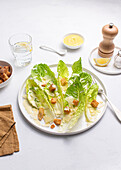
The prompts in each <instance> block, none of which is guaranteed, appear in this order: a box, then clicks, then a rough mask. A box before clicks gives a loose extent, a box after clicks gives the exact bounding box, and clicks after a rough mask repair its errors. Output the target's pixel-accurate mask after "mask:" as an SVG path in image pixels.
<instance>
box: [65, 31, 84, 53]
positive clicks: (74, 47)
mask: <svg viewBox="0 0 121 170" xmlns="http://www.w3.org/2000/svg"><path fill="white" fill-rule="evenodd" d="M72 34H74V35H78V36H80V37H81V38H82V39H83V43H84V37H83V36H82V35H81V34H78V33H69V34H66V35H65V36H64V37H63V45H64V46H65V47H67V48H69V49H73V50H75V49H78V48H80V47H81V46H82V45H83V43H82V44H80V45H78V46H70V45H67V44H65V43H64V38H65V37H67V36H68V35H72Z"/></svg>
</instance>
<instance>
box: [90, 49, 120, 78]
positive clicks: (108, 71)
mask: <svg viewBox="0 0 121 170" xmlns="http://www.w3.org/2000/svg"><path fill="white" fill-rule="evenodd" d="M119 50H121V48H119V47H115V49H114V54H113V56H112V57H111V61H110V63H109V64H108V66H106V67H99V66H97V65H96V64H95V62H94V58H98V57H100V56H99V55H98V47H96V48H95V49H93V50H92V51H91V53H90V56H89V61H90V64H91V65H92V66H93V67H94V68H95V69H96V70H98V71H99V72H102V73H105V74H113V75H115V74H121V69H118V68H116V67H115V66H114V56H115V55H117V53H118V51H119Z"/></svg>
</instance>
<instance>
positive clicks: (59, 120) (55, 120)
mask: <svg viewBox="0 0 121 170" xmlns="http://www.w3.org/2000/svg"><path fill="white" fill-rule="evenodd" d="M53 122H54V123H55V124H56V125H57V126H59V125H60V124H61V119H54V121H53Z"/></svg>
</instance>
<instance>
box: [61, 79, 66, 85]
mask: <svg viewBox="0 0 121 170" xmlns="http://www.w3.org/2000/svg"><path fill="white" fill-rule="evenodd" d="M66 84H67V81H66V79H65V78H62V79H61V85H62V86H65V85H66Z"/></svg>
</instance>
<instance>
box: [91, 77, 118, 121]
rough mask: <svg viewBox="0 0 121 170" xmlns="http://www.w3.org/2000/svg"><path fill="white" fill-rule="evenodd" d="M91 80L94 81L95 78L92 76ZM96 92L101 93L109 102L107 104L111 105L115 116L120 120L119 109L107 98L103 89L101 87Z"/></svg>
mask: <svg viewBox="0 0 121 170" xmlns="http://www.w3.org/2000/svg"><path fill="white" fill-rule="evenodd" d="M93 81H94V83H96V80H95V79H94V77H93ZM98 94H101V95H103V96H104V97H105V98H106V100H107V101H108V102H109V104H110V105H111V107H112V109H113V111H114V113H115V115H116V116H117V118H118V119H119V121H121V111H120V110H118V109H117V107H116V106H115V105H114V104H113V103H112V102H111V101H110V100H109V98H108V97H107V96H106V94H105V93H104V91H103V90H102V89H98Z"/></svg>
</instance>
